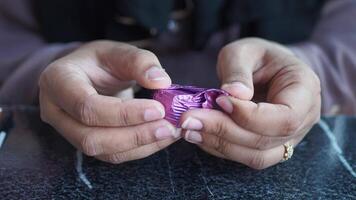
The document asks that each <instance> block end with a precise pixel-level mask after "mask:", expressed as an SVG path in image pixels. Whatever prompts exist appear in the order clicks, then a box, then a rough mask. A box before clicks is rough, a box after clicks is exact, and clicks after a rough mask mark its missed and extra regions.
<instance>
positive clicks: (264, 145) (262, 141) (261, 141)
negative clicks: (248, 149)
mask: <svg viewBox="0 0 356 200" xmlns="http://www.w3.org/2000/svg"><path fill="white" fill-rule="evenodd" d="M271 140H272V139H271V138H270V137H266V136H263V135H258V138H257V140H256V141H255V144H254V148H255V149H258V150H266V149H268V148H269V147H270V145H271V143H272V141H271Z"/></svg>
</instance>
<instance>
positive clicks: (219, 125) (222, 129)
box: [213, 121, 226, 137]
mask: <svg viewBox="0 0 356 200" xmlns="http://www.w3.org/2000/svg"><path fill="white" fill-rule="evenodd" d="M213 132H214V135H216V136H217V137H223V136H224V135H226V124H225V123H224V122H222V121H218V122H216V125H215V127H214V129H213Z"/></svg>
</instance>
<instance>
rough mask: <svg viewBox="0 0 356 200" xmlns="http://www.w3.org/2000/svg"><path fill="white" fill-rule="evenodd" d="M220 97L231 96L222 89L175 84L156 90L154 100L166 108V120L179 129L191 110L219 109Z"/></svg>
mask: <svg viewBox="0 0 356 200" xmlns="http://www.w3.org/2000/svg"><path fill="white" fill-rule="evenodd" d="M220 95H226V96H227V95H229V94H228V93H227V92H225V91H223V90H220V89H207V88H199V87H194V86H181V85H175V84H173V85H172V86H171V87H169V88H167V89H160V90H155V91H154V93H153V99H154V100H157V101H159V102H161V103H162V104H163V106H164V108H165V112H166V116H165V119H166V120H168V121H169V122H171V123H172V124H173V125H175V126H176V127H178V125H179V119H180V117H181V115H182V114H183V113H184V112H185V111H187V110H190V109H196V108H208V109H219V106H218V105H217V104H216V102H215V100H216V98H218V97H219V96H220Z"/></svg>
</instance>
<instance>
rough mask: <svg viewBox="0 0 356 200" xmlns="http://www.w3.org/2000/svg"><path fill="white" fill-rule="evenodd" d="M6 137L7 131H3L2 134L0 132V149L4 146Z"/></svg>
mask: <svg viewBox="0 0 356 200" xmlns="http://www.w3.org/2000/svg"><path fill="white" fill-rule="evenodd" d="M5 137H6V133H5V131H1V132H0V148H1V147H2V145H3V144H4V141H5Z"/></svg>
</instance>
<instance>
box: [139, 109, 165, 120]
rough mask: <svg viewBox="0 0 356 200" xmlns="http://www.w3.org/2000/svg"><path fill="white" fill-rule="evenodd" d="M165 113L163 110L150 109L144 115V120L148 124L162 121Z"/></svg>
mask: <svg viewBox="0 0 356 200" xmlns="http://www.w3.org/2000/svg"><path fill="white" fill-rule="evenodd" d="M163 117H164V111H163V110H162V109H161V108H148V109H146V110H145V112H144V114H143V119H144V120H145V121H147V122H149V121H153V120H158V119H162V118H163Z"/></svg>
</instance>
